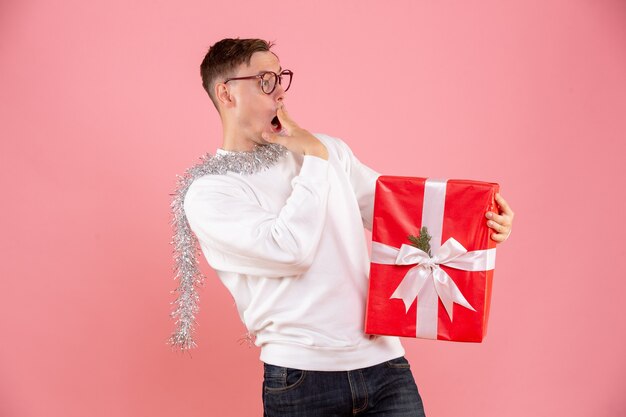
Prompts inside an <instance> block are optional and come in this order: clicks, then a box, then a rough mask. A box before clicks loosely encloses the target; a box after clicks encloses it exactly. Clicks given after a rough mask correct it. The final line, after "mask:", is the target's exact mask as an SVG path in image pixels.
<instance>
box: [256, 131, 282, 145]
mask: <svg viewBox="0 0 626 417" xmlns="http://www.w3.org/2000/svg"><path fill="white" fill-rule="evenodd" d="M261 137H262V138H263V140H265V141H266V142H269V143H280V142H281V137H280V135H278V134H276V133H268V132H263V133H261ZM281 144H282V143H281Z"/></svg>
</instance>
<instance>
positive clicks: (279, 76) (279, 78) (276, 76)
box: [224, 70, 293, 94]
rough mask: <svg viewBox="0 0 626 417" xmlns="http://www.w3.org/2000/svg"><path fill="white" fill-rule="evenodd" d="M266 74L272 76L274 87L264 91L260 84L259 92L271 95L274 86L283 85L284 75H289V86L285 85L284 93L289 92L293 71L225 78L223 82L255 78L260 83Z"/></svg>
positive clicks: (274, 88)
mask: <svg viewBox="0 0 626 417" xmlns="http://www.w3.org/2000/svg"><path fill="white" fill-rule="evenodd" d="M266 74H272V75H274V80H276V81H275V82H274V87H273V88H272V89H271V90H270V91H265V90H264V89H263V83H261V91H263V92H264V93H265V94H272V93H273V92H274V90H276V86H277V85H278V84H280V85H283V76H286V75H289V84H288V85H287V88H285V91H287V90H289V87H291V83H292V81H293V71H291V70H282V71H281V72H280V74H276V73H275V72H274V71H263V72H261V73H259V74H257V75H249V76H247V77H232V78H226V80H224V84H226V83H228V82H229V81H234V80H253V79H255V78H259V79H260V80H261V81H263V77H265V75H266Z"/></svg>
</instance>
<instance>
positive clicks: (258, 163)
mask: <svg viewBox="0 0 626 417" xmlns="http://www.w3.org/2000/svg"><path fill="white" fill-rule="evenodd" d="M286 152H287V149H286V148H285V147H283V146H281V145H278V144H268V145H259V146H256V147H255V149H254V150H253V151H250V152H229V153H224V154H217V155H215V156H213V155H211V154H208V153H207V154H206V155H204V156H202V157H201V162H200V163H198V164H196V165H194V166H193V167H191V168H189V169H188V170H187V171H186V172H185V174H184V175H182V176H180V175H179V176H177V177H178V185H177V187H176V193H175V194H174V198H173V200H172V204H171V209H172V217H173V218H172V226H173V228H174V237H173V240H172V242H171V243H172V245H174V262H175V267H174V269H175V279H178V287H177V288H176V290H174V291H173V292H176V293H178V297H177V298H176V300H175V301H174V302H173V303H172V304H175V308H174V310H173V311H172V312H171V313H170V316H171V317H172V318H173V319H174V320H175V325H176V330H175V331H174V333H173V334H172V336H171V337H170V338H169V340H168V343H169V344H170V346H172V348H175V347H179V348H180V349H181V351H184V350H188V349H191V348H194V347H196V346H197V345H196V343H195V341H194V339H193V336H194V331H195V329H194V327H195V323H196V321H195V317H196V314H197V312H198V310H199V307H198V303H199V300H200V297H199V295H198V292H197V290H196V287H201V286H202V285H203V284H204V279H205V277H204V275H203V274H202V272H201V271H200V268H199V267H198V265H199V264H198V256H199V254H200V253H201V251H200V248H199V245H198V239H197V238H196V236H195V235H194V234H193V232H192V231H191V228H190V227H189V223H188V222H187V217H186V216H185V209H184V207H183V204H184V201H185V195H186V194H187V190H188V189H189V187H190V186H191V183H192V182H193V181H194V180H196V179H197V178H200V177H202V176H204V175H223V174H226V173H227V172H228V171H231V172H236V173H239V174H243V175H250V174H254V173H256V172H259V171H262V170H265V169H267V168H269V167H270V166H272V165H274V164H275V163H276V162H278V160H279V159H280V158H281V157H282V156H284V155H285V154H286Z"/></svg>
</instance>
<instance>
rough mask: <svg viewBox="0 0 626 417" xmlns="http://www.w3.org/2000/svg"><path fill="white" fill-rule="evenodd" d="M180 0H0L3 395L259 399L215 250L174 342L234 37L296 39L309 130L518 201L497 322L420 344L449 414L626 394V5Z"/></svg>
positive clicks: (290, 50) (126, 404)
mask: <svg viewBox="0 0 626 417" xmlns="http://www.w3.org/2000/svg"><path fill="white" fill-rule="evenodd" d="M169 3H171V4H169ZM169 3H168V2H163V1H147V0H143V1H141V0H138V1H120V0H107V1H103V0H98V1H77V0H72V1H64V2H46V1H34V0H30V1H18V0H3V1H2V2H1V3H0V95H1V97H2V98H1V100H0V137H1V146H2V148H1V149H0V158H1V161H0V166H1V169H2V175H1V179H0V181H1V183H0V186H1V190H2V216H1V222H2V223H1V225H0V226H1V230H2V239H1V241H0V245H1V246H0V253H1V256H2V262H1V263H0V276H1V280H0V294H1V297H2V299H1V303H0V415H1V416H3V417H18V416H19V417H35V416H37V417H39V416H46V417H48V416H49V417H61V416H63V417H74V416H76V417H78V416H80V417H82V416H92V417H104V416H107V417H108V416H123V417H125V416H133V417H134V416H152V417H158V416H183V415H184V416H190V417H194V416H254V415H260V414H261V390H260V384H261V366H260V362H259V361H258V350H257V349H256V348H249V347H247V346H246V345H240V344H239V343H238V340H239V339H240V338H241V337H242V335H243V334H244V328H243V326H242V325H241V324H240V322H239V319H238V317H237V314H236V311H235V308H234V306H233V303H232V300H231V298H230V296H229V295H228V293H227V292H226V290H225V289H224V288H223V287H222V286H221V284H220V283H219V282H218V281H217V279H216V278H215V276H214V274H213V273H212V272H210V270H208V268H207V272H208V276H209V279H208V281H207V284H206V286H205V288H204V289H203V290H202V292H201V297H202V300H201V313H200V316H199V318H198V320H199V328H198V334H197V338H198V343H199V345H200V347H199V349H197V350H195V351H193V352H192V357H190V356H189V355H180V354H177V353H173V352H172V351H170V349H169V348H168V346H167V345H166V344H165V340H166V339H167V337H168V336H169V334H170V332H171V330H172V322H171V321H170V318H169V311H170V304H169V303H170V302H171V301H172V300H173V295H172V294H170V291H171V290H173V289H174V287H175V283H174V281H173V280H172V260H171V246H170V245H169V240H170V232H171V229H170V225H169V220H170V213H169V202H170V196H169V193H171V192H172V191H173V189H174V187H175V175H176V174H179V173H182V172H183V171H184V170H185V168H186V167H187V166H189V165H191V164H193V163H195V162H196V161H197V158H198V156H199V155H200V154H202V153H204V152H206V151H211V152H213V151H214V150H215V148H216V147H217V146H218V145H219V144H220V125H219V121H218V118H217V116H216V113H215V111H214V110H213V108H212V105H211V103H210V101H209V100H208V98H207V96H206V95H205V93H204V91H203V90H202V88H201V84H200V77H199V73H198V67H199V64H200V61H201V60H202V57H203V56H204V53H205V52H206V48H207V47H208V46H209V45H210V44H212V43H213V42H215V41H217V40H218V39H220V38H222V37H226V36H241V37H251V36H253V37H262V38H267V39H270V40H275V41H277V46H276V49H275V51H276V52H277V53H278V54H279V55H280V57H281V61H282V64H283V66H284V67H287V68H290V69H292V70H293V71H294V72H295V78H294V84H293V86H292V89H291V90H290V91H289V93H288V105H289V107H290V113H291V114H292V116H293V117H294V119H296V121H298V122H299V123H300V124H301V125H302V126H304V127H306V128H308V129H310V130H312V131H316V132H325V133H329V134H332V135H335V136H338V137H341V138H343V139H344V140H346V141H347V142H348V143H349V144H350V145H351V146H352V148H353V150H354V151H355V153H356V154H357V155H358V156H359V157H360V159H361V160H362V161H364V162H366V163H367V164H369V165H370V166H372V167H373V168H375V169H377V170H378V171H380V172H383V173H386V174H396V175H415V176H434V177H449V178H470V179H477V180H485V181H497V182H499V183H500V184H501V186H502V191H503V195H504V197H505V198H506V199H507V200H508V201H509V202H510V203H511V205H512V207H513V209H514V210H515V212H516V220H515V226H514V231H513V235H512V237H511V239H510V241H509V242H507V243H506V244H504V245H502V246H500V247H499V252H498V264H497V270H496V274H495V283H494V293H493V300H492V312H491V321H490V325H489V334H488V335H487V339H486V340H485V342H484V343H482V344H460V343H458V344H457V343H447V342H433V341H425V340H411V339H407V340H405V343H404V345H405V347H406V349H407V356H408V358H409V359H410V360H411V362H412V367H413V373H414V375H415V378H416V380H417V382H418V386H419V387H420V390H421V393H422V395H423V398H424V401H425V406H426V411H427V414H428V415H429V416H438V417H448V416H450V417H452V416H461V415H463V416H485V417H489V416H526V415H533V416H564V415H567V416H572V417H574V416H598V417H602V416H620V415H625V413H626V399H624V392H625V385H626V381H625V379H626V378H625V375H626V355H625V354H624V352H626V335H625V329H626V324H625V320H624V318H623V317H624V315H623V305H624V304H625V300H626V297H625V296H624V293H625V292H626V281H625V280H624V272H623V268H621V266H620V263H621V262H623V259H624V255H625V250H624V247H625V245H624V244H623V242H622V239H623V236H624V234H625V232H626V230H625V226H624V221H623V217H622V216H623V215H624V213H625V212H626V204H625V198H624V193H623V187H624V185H623V183H624V180H625V179H626V175H625V168H624V156H625V155H626V146H625V145H624V140H625V138H626V122H625V120H626V118H625V117H624V116H625V114H626V25H625V24H624V22H625V21H626V20H625V19H626V3H625V2H624V1H617V0H616V1H582V0H579V1H574V0H560V1H559V0H542V1H539V0H534V1H522V0H517V1H500V0H488V1H439V2H435V1H409V0H402V1H400V0H399V1H387V2H383V1H372V0H349V1H341V2H337V1H326V0H324V1H317V2H297V1H291V2H289V1H283V2H274V3H263V2H258V1H239V2H220V4H216V3H215V2H208V1H188V2H181V3H180V4H179V5H174V2H169Z"/></svg>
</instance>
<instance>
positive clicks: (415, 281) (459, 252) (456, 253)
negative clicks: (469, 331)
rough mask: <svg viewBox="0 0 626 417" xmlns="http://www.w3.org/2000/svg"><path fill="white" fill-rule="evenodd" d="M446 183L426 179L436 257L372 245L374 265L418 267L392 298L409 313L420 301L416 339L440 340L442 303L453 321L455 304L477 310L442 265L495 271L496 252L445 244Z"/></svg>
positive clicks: (425, 218)
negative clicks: (402, 304) (399, 300)
mask: <svg viewBox="0 0 626 417" xmlns="http://www.w3.org/2000/svg"><path fill="white" fill-rule="evenodd" d="M445 190H446V180H430V179H429V180H426V188H425V190H424V204H423V214H422V226H426V227H427V228H428V232H429V234H430V235H431V236H432V237H433V238H432V239H431V242H430V245H431V252H432V253H433V256H432V257H430V256H428V254H427V253H426V252H424V251H422V250H420V249H418V248H416V247H414V246H411V245H406V244H403V245H402V246H401V247H400V249H398V248H394V247H393V246H389V245H385V244H383V243H380V242H372V262H373V263H378V264H385V265H416V266H415V267H413V268H411V269H410V270H409V271H408V272H407V273H406V275H405V277H404V278H403V279H402V281H401V282H400V284H399V285H398V287H397V288H396V290H395V291H394V293H393V294H392V295H391V297H390V298H399V299H402V301H403V302H404V306H405V308H406V311H408V310H409V308H410V307H411V305H412V304H413V302H415V300H416V298H419V301H418V303H417V318H416V320H417V322H416V336H417V337H422V338H428V339H436V338H437V322H438V300H439V299H441V302H442V304H443V306H444V307H445V309H446V312H447V313H448V316H449V317H450V320H452V318H453V317H452V314H453V313H452V312H453V305H454V303H457V304H459V305H462V306H463V307H465V308H468V309H470V310H472V311H476V310H475V309H474V308H473V307H472V306H471V305H470V303H469V302H468V301H467V300H466V299H465V297H464V296H463V294H462V293H461V291H460V290H459V288H458V287H457V285H456V284H455V282H454V281H453V280H452V278H451V277H450V276H449V275H448V274H447V273H446V272H445V271H444V270H443V269H441V267H440V265H445V266H447V267H450V268H454V269H460V270H464V271H489V270H491V269H494V268H495V262H496V250H495V248H494V249H485V250H477V251H472V252H468V251H467V249H465V247H463V245H461V244H460V243H459V242H458V241H457V240H456V239H454V238H449V239H448V240H447V241H446V242H445V243H443V244H441V235H442V233H441V232H442V227H443V210H444V202H445Z"/></svg>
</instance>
